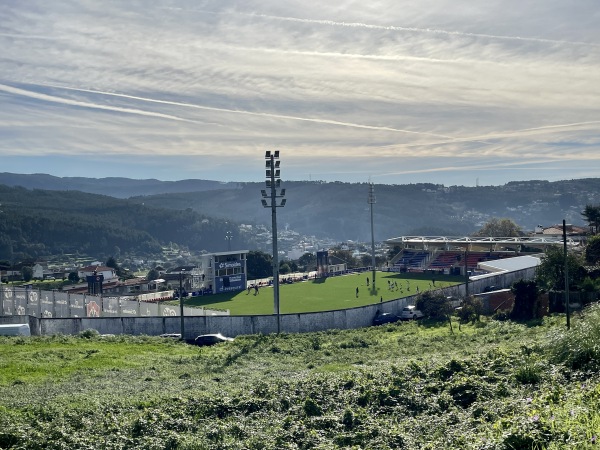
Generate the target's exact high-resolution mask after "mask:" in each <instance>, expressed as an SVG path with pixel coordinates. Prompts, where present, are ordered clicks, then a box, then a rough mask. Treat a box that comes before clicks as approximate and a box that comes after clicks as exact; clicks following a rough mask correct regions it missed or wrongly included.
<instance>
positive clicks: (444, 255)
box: [385, 236, 578, 275]
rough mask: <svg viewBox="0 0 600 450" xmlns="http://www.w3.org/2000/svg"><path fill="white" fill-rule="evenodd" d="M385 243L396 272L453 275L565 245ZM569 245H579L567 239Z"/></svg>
mask: <svg viewBox="0 0 600 450" xmlns="http://www.w3.org/2000/svg"><path fill="white" fill-rule="evenodd" d="M385 244H386V245H387V246H388V247H389V248H390V249H395V250H397V253H396V254H395V255H394V257H393V258H392V259H391V261H390V262H389V263H388V270H390V271H395V272H433V273H445V274H451V275H459V274H463V275H464V274H465V271H467V272H471V273H474V272H476V270H477V268H478V265H479V264H480V263H483V262H488V261H495V260H499V259H504V258H514V257H516V256H524V255H532V254H539V253H543V252H544V251H545V249H546V248H547V247H548V246H550V245H563V244H564V242H563V239H562V238H561V237H548V236H544V237H542V236H535V237H480V236H476V237H472V236H469V237H446V236H400V237H396V238H391V239H387V240H386V241H385ZM567 245H569V246H576V245H578V243H577V242H576V241H574V240H572V239H569V238H568V239H567Z"/></svg>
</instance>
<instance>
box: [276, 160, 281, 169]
mask: <svg viewBox="0 0 600 450" xmlns="http://www.w3.org/2000/svg"><path fill="white" fill-rule="evenodd" d="M280 164H281V161H279V160H277V161H275V168H276V169H279V165H280Z"/></svg>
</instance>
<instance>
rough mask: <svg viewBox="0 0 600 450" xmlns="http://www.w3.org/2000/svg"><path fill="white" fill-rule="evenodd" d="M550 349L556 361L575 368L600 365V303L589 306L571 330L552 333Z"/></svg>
mask: <svg viewBox="0 0 600 450" xmlns="http://www.w3.org/2000/svg"><path fill="white" fill-rule="evenodd" d="M548 350H549V352H550V355H551V358H552V360H553V361H555V362H560V363H564V364H566V365H567V366H570V367H571V368H573V369H581V368H586V367H589V368H598V367H599V366H600V304H594V305H591V306H589V307H587V308H586V309H585V310H584V312H583V314H582V316H581V320H578V321H576V322H575V323H574V324H573V326H572V327H571V330H564V329H563V330H559V331H555V332H554V333H553V334H551V335H550V339H549V344H548Z"/></svg>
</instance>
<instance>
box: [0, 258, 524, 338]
mask: <svg viewBox="0 0 600 450" xmlns="http://www.w3.org/2000/svg"><path fill="white" fill-rule="evenodd" d="M534 276H535V268H530V269H525V270H520V271H516V272H508V273H503V274H499V275H490V276H488V277H485V278H481V277H480V278H479V279H477V280H475V281H470V282H469V283H468V292H469V294H470V295H471V294H477V293H480V292H482V291H483V289H484V288H485V287H486V286H497V287H498V288H509V287H511V286H512V284H513V283H514V282H515V281H518V280H520V279H532V278H533V277H534ZM466 289H467V287H466V286H465V284H461V285H457V286H453V287H450V288H445V289H443V290H442V292H443V293H444V295H447V296H457V297H462V296H464V294H465V292H466ZM415 299H416V296H413V297H406V298H401V299H397V300H391V301H387V302H384V303H377V304H374V305H368V306H363V307H358V308H350V309H343V310H337V311H324V312H314V313H301V314H300V313H299V314H282V315H280V316H279V320H280V324H279V326H280V331H281V332H283V333H305V332H310V331H323V330H329V329H350V328H361V327H367V326H370V325H371V322H372V320H373V318H374V317H375V315H376V314H377V311H380V312H390V313H394V314H399V313H400V311H401V310H402V308H403V307H404V306H406V305H411V304H414V301H415ZM0 323H28V324H29V326H30V328H31V334H32V335H52V334H77V333H79V332H81V331H84V330H86V329H90V328H92V329H95V330H97V331H98V332H99V333H100V334H131V335H141V334H144V335H160V334H165V333H179V332H180V326H181V318H180V317H173V316H170V317H96V318H91V317H77V318H36V317H33V316H5V317H0ZM184 325H185V336H184V338H185V339H193V338H194V337H196V336H198V335H199V334H210V333H221V334H224V335H226V336H232V337H235V336H238V335H242V334H258V333H262V334H269V333H276V332H277V328H278V327H277V325H278V324H277V316H276V315H263V316H186V317H184Z"/></svg>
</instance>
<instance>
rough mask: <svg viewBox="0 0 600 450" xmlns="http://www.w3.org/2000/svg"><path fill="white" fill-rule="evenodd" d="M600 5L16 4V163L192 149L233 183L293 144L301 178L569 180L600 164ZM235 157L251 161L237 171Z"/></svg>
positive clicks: (11, 9) (9, 109)
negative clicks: (229, 157)
mask: <svg viewBox="0 0 600 450" xmlns="http://www.w3.org/2000/svg"><path fill="white" fill-rule="evenodd" d="M599 10H600V7H598V6H597V4H596V3H595V2H593V1H591V0H580V1H579V2H578V3H577V5H569V6H565V2H559V1H558V0H546V1H543V2H542V1H541V0H538V1H533V0H531V1H528V2H517V1H516V0H507V1H502V2H501V1H499V0H494V1H489V2H485V3H473V2H466V1H462V0H459V1H456V0H454V1H432V0H423V1H420V2H408V1H405V2H390V1H389V0H388V1H373V2H367V4H366V3H365V2H356V1H347V2H343V3H340V2H336V3H335V4H333V3H327V4H323V3H321V2H319V3H317V2H306V1H303V2H297V1H290V2H274V1H261V2H252V1H244V2H241V1H239V0H227V1H225V0H224V1H219V2H217V1H210V0H207V1H205V2H203V3H202V4H201V5H200V6H199V4H198V3H197V2H192V1H184V0H172V1H164V2H153V3H152V4H150V3H148V2H120V1H107V2H101V3H98V2H92V1H66V0H63V1H57V2H50V3H48V2H41V1H38V2H35V1H34V2H9V3H5V4H3V5H0V15H1V16H2V17H3V21H2V24H0V45H1V46H2V49H3V53H2V56H1V57H0V95H1V96H2V97H3V108H1V109H0V158H1V157H2V156H3V155H4V156H8V155H15V156H17V155H38V156H43V155H55V154H65V155H69V154H72V155H81V154H86V153H92V152H98V151H99V152H102V153H103V154H105V155H115V156H117V157H118V156H119V155H122V156H123V158H124V159H121V160H122V161H133V160H135V161H136V164H142V165H143V164H144V163H143V160H141V159H137V160H136V159H135V158H136V157H141V156H143V155H149V154H150V155H156V157H157V158H158V157H160V155H164V157H165V158H167V159H165V164H169V163H168V162H166V161H167V160H168V158H171V161H173V158H174V157H175V155H182V156H183V157H185V156H189V157H190V158H197V160H198V161H201V163H200V165H201V166H202V167H213V168H215V169H214V172H213V173H214V175H215V177H217V176H220V177H222V178H225V177H227V178H229V179H231V175H236V174H238V173H239V179H260V177H261V174H262V172H261V171H260V164H258V165H257V168H258V169H257V173H256V174H253V173H250V172H249V171H248V167H249V164H250V165H252V164H253V162H252V161H253V160H254V159H256V158H257V155H258V158H259V161H258V163H260V155H261V154H262V151H263V150H264V149H265V148H275V147H278V148H280V149H282V151H285V149H288V151H287V152H286V154H287V155H289V156H287V158H289V161H290V169H289V174H290V176H291V174H298V175H297V176H303V175H302V174H306V173H311V167H310V166H311V164H314V165H315V166H316V167H315V168H314V172H316V171H317V170H318V166H319V165H320V161H325V160H327V161H330V163H329V166H330V167H329V169H328V173H329V174H331V179H336V177H338V176H339V177H343V178H344V179H345V180H351V179H355V180H357V181H362V180H364V179H365V177H366V176H368V175H372V176H374V177H375V176H380V177H381V178H384V177H385V176H386V175H385V174H387V173H393V174H394V177H402V176H408V175H409V174H414V176H421V177H423V180H428V179H430V178H431V177H435V178H436V179H437V178H439V177H442V180H443V178H444V177H446V176H447V175H448V174H449V173H451V172H456V173H459V172H461V173H469V174H470V173H477V172H478V171H488V170H490V169H491V168H494V167H495V168H501V169H498V170H499V172H502V175H501V176H502V177H504V178H498V182H503V181H508V180H510V179H511V176H517V175H516V173H517V172H519V171H522V172H527V171H528V170H532V173H535V172H538V171H541V172H542V173H543V172H544V171H547V173H548V174H549V175H548V176H549V177H556V176H562V175H559V172H558V171H556V170H555V169H554V165H555V162H561V161H562V162H563V168H565V169H568V168H569V167H573V169H572V170H573V172H572V174H573V176H576V174H580V173H582V168H584V169H586V170H588V171H593V169H594V168H595V169H599V168H600V151H599V150H600V148H599V146H600V137H599V135H600V133H599V129H600V89H598V87H597V80H598V79H600V31H599V29H598V27H597V26H596V24H597V22H598V19H600V15H599ZM223 154H235V155H237V156H238V158H236V161H238V162H239V163H240V167H235V165H234V164H228V165H227V169H219V168H220V167H222V165H221V163H220V162H219V159H218V158H221V157H222V155H223ZM315 155H319V159H318V160H315ZM540 155H543V158H541V157H540ZM131 158H133V159H131ZM211 158H217V159H214V160H212V159H211ZM342 159H343V162H342ZM536 160H537V161H539V163H538V166H536V169H535V172H534V171H533V169H530V168H531V167H533V166H532V165H531V164H530V161H536ZM366 161H369V162H368V164H367V163H366ZM582 163H585V164H583V166H582ZM194 164H195V163H194V162H193V161H190V162H188V163H187V169H189V170H192V169H191V168H192V167H194ZM407 164H408V166H407ZM397 165H400V166H402V168H401V170H395V169H391V168H392V167H395V166H397ZM158 166H159V164H157V163H156V161H153V163H152V164H149V165H148V172H149V176H153V175H152V173H158V172H156V170H157V167H158ZM584 166H585V167H584ZM48 167H49V168H48V170H49V171H51V169H52V168H51V166H48ZM294 167H298V170H295V169H294ZM336 167H339V170H337V169H336ZM537 167H543V168H537ZM511 168H512V170H511ZM107 170H108V169H107ZM221 170H222V171H223V172H221ZM227 170H228V171H229V172H227ZM107 175H109V174H107ZM390 176H391V175H390ZM353 177H354V178H353ZM562 177H566V178H568V177H571V176H570V175H569V174H568V173H565V174H564V176H562ZM233 178H235V176H234V177H233ZM394 179H395V178H394ZM448 179H449V180H450V179H451V178H448ZM396 182H402V181H401V180H398V181H396Z"/></svg>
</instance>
